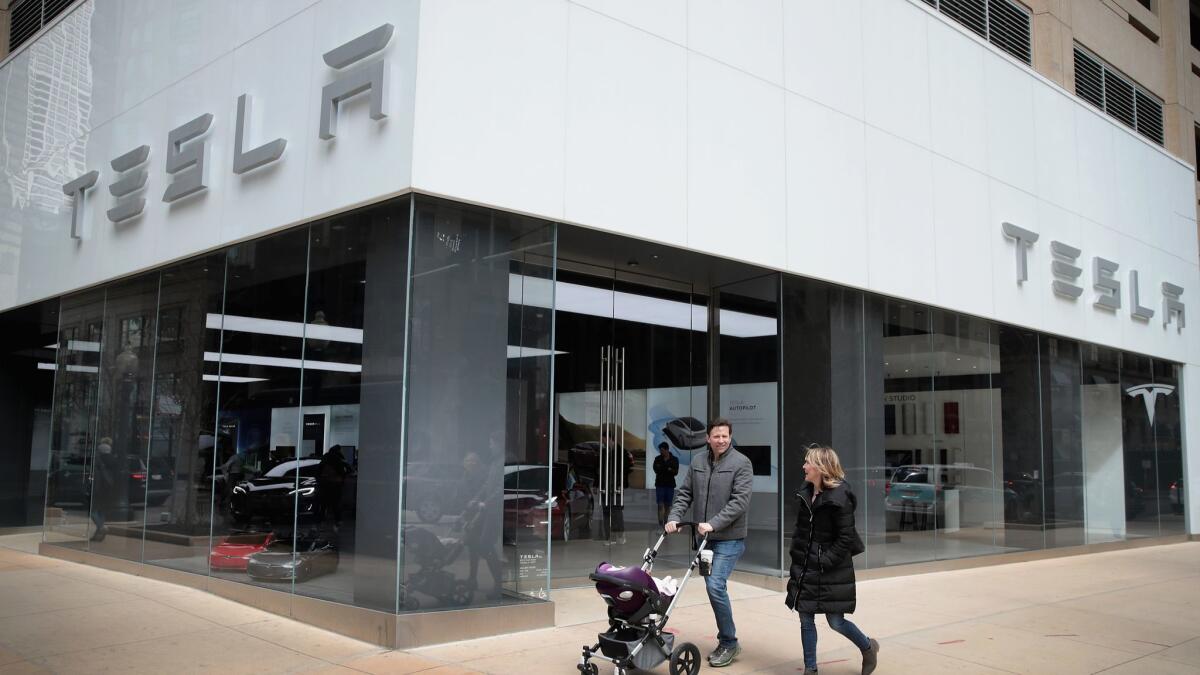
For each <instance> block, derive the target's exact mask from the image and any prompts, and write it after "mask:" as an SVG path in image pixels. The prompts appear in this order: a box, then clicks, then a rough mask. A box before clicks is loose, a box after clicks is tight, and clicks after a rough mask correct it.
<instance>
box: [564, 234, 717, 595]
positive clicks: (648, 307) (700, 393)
mask: <svg viewBox="0 0 1200 675" xmlns="http://www.w3.org/2000/svg"><path fill="white" fill-rule="evenodd" d="M560 256H561V254H560ZM706 321H707V318H706V305H705V304H704V300H703V299H702V298H700V299H697V296H696V295H695V294H694V293H693V292H692V287H691V285H690V284H682V283H678V282H672V281H668V280H666V279H661V278H654V277H650V276H646V275H638V274H633V273H628V272H624V271H618V270H615V269H612V268H608V269H604V268H598V267H595V266H589V265H582V264H572V263H571V262H570V261H563V260H562V258H561V257H560V261H559V270H558V279H557V283H556V286H555V353H556V356H555V411H556V413H557V419H556V429H555V435H554V437H555V439H556V442H555V448H554V457H553V469H554V476H555V478H554V480H555V482H556V484H557V485H556V486H555V491H556V493H557V494H559V495H560V497H561V496H563V495H565V496H566V497H565V499H563V500H562V503H560V504H558V505H556V506H555V507H553V508H554V509H555V514H556V515H557V516H558V517H557V518H555V519H553V520H552V521H551V522H553V523H555V524H556V525H557V524H558V523H559V522H561V525H558V526H556V527H554V528H552V532H551V551H552V557H551V561H552V562H551V569H552V578H553V579H554V580H555V581H556V583H557V584H558V585H571V584H577V583H580V582H582V581H584V580H586V578H587V575H588V574H589V573H591V572H592V571H594V570H595V568H596V565H597V564H598V563H600V562H603V561H609V562H613V563H615V564H637V563H639V562H640V561H641V559H642V555H643V553H644V551H645V549H646V547H647V546H648V545H650V544H652V543H653V542H654V540H655V539H656V538H657V536H658V534H659V532H660V531H661V524H662V520H663V518H664V517H665V515H666V508H664V509H662V510H661V511H660V509H659V501H660V500H661V501H662V502H664V504H665V503H667V502H669V501H670V499H671V497H672V496H673V487H674V485H675V483H676V481H677V480H681V479H682V474H683V471H685V470H686V468H687V466H688V465H689V464H690V463H691V455H692V452H693V451H695V450H696V449H697V448H698V447H703V446H704V441H703V436H704V428H703V423H702V422H701V421H700V420H702V419H704V417H705V386H704V378H705V367H704V361H705V359H704V353H705V349H706V345H705V338H704V327H705V324H706ZM664 446H665V454H664V450H660V448H661V447H664ZM660 456H661V457H662V460H661V461H659V462H657V463H656V462H655V458H656V457H660ZM656 469H657V470H656ZM660 474H661V475H660ZM659 486H661V487H664V488H665V489H663V490H659V489H657V487H659ZM559 488H561V489H559ZM689 545H690V542H688V541H686V540H685V536H683V535H677V536H675V537H672V538H670V540H669V541H667V542H666V543H665V545H664V546H663V547H662V549H660V556H661V558H660V563H659V564H658V566H657V567H656V570H657V571H659V572H663V571H664V570H669V569H670V568H672V567H680V566H681V565H682V562H683V561H685V560H686V559H687V552H688V550H689Z"/></svg>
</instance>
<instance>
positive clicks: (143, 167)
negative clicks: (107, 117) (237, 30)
mask: <svg viewBox="0 0 1200 675" xmlns="http://www.w3.org/2000/svg"><path fill="white" fill-rule="evenodd" d="M394 32H395V29H394V27H393V26H392V24H390V23H386V24H383V25H382V26H380V27H378V28H376V29H374V30H371V31H369V32H367V33H365V34H363V35H360V36H358V37H356V38H354V39H353V40H350V41H349V42H347V43H345V44H343V45H341V46H339V47H337V48H335V49H333V50H331V51H328V52H326V53H325V54H324V60H325V63H326V65H328V66H329V67H330V68H333V69H334V70H342V69H345V68H348V67H349V66H352V65H353V66H355V67H354V68H350V69H349V70H347V71H346V72H344V73H341V74H340V75H339V77H338V78H337V79H336V80H334V81H333V82H331V83H329V84H328V85H326V86H325V87H324V88H323V89H322V90H321V116H320V125H319V128H318V130H317V136H318V137H319V138H321V139H322V140H326V141H328V140H331V139H333V138H334V137H335V136H336V131H337V114H338V107H339V104H340V103H342V102H343V101H345V100H347V99H349V98H352V97H354V96H357V95H358V94H362V93H369V94H370V116H371V119H374V120H380V119H383V118H384V117H386V116H387V112H386V110H385V103H386V101H387V92H386V86H387V63H386V61H385V59H379V60H377V61H374V62H372V63H366V64H360V65H355V64H359V62H361V61H363V60H364V59H366V58H368V57H370V56H373V55H375V54H378V53H380V52H382V51H383V50H384V49H385V48H386V47H387V46H388V43H389V42H391V39H392V34H393V33H394ZM251 103H252V99H251V97H250V95H249V94H242V95H241V96H239V97H238V101H237V118H236V121H235V126H234V142H233V167H232V168H233V173H234V174H238V175H241V174H244V173H246V172H248V171H252V170H254V169H257V168H259V167H261V166H266V165H268V164H271V163H272V162H276V161H278V160H279V158H280V157H282V156H283V150H284V148H285V147H286V146H287V141H286V140H285V139H282V138H277V139H275V140H273V141H270V142H268V143H264V144H263V145H260V146H258V147H256V148H253V149H250V150H246V149H245V146H246V136H247V135H248V132H247V126H248V125H249V122H248V120H247V118H248V117H250V114H251ZM213 121H214V118H213V115H212V113H204V114H202V115H199V116H197V117H195V118H194V119H192V120H191V121H189V122H186V123H184V124H182V125H180V126H178V127H176V128H174V129H172V130H171V131H170V133H168V134H167V152H166V162H165V166H164V169H165V170H166V172H167V174H168V175H169V176H171V177H172V180H171V182H170V183H169V184H168V185H167V189H166V191H165V192H164V193H163V196H162V200H163V201H164V202H167V203H171V202H175V201H177V200H180V199H183V198H184V197H187V196H189V195H193V194H197V193H200V192H203V191H205V190H207V189H208V173H207V171H208V139H207V138H206V137H205V136H206V134H207V133H208V131H209V129H210V128H211V127H212V125H213ZM149 157H150V146H148V145H140V146H138V147H136V148H134V149H133V150H130V151H129V152H126V153H125V154H123V155H121V156H119V157H117V158H116V159H114V160H112V161H111V162H110V163H109V164H110V166H111V167H112V170H113V175H112V177H111V182H110V184H109V186H108V190H109V192H110V193H111V194H112V196H113V204H112V208H110V209H108V211H107V215H108V219H109V220H111V221H112V222H114V223H120V222H124V221H127V220H129V219H131V218H134V217H136V216H138V215H140V214H141V213H142V212H143V211H144V210H145V208H146V198H145V195H138V194H137V193H138V192H140V191H141V190H143V189H144V188H145V187H146V182H147V178H148V176H149V174H148V172H147V164H148V161H149ZM99 175H100V174H99V172H98V171H95V170H92V171H88V172H86V173H84V174H83V175H81V176H79V177H77V178H74V179H72V180H70V181H68V182H67V183H65V184H64V185H63V186H62V190H63V194H65V195H67V196H68V197H70V198H71V200H72V207H71V237H72V238H73V239H83V238H84V218H83V207H84V199H85V193H86V192H87V191H88V190H89V189H90V188H92V187H93V186H94V185H95V184H96V181H97V180H98V178H99Z"/></svg>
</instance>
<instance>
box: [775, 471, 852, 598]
mask: <svg viewBox="0 0 1200 675" xmlns="http://www.w3.org/2000/svg"><path fill="white" fill-rule="evenodd" d="M812 494H813V486H812V483H805V484H804V489H803V490H801V491H800V492H799V493H797V497H798V499H799V501H800V504H799V505H798V507H799V508H798V511H797V513H796V529H795V530H794V532H793V533H792V548H791V556H792V566H791V579H790V580H789V581H788V593H787V606H788V607H789V608H791V609H794V610H796V611H797V612H804V613H806V614H826V613H828V614H850V613H852V612H853V611H854V605H855V592H854V562H853V552H854V551H855V550H861V546H862V542H861V540H860V539H859V538H858V532H857V531H856V530H855V529H854V509H855V507H856V506H857V503H858V500H856V499H855V498H854V493H853V492H851V491H850V486H849V485H848V484H846V483H845V482H844V481H843V482H842V483H841V484H839V485H838V486H837V487H832V488H826V489H824V490H822V491H821V494H819V495H817V500H816V503H813V501H812Z"/></svg>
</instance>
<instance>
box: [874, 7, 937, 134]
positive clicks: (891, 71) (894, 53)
mask: <svg viewBox="0 0 1200 675" xmlns="http://www.w3.org/2000/svg"><path fill="white" fill-rule="evenodd" d="M928 21H929V16H928V15H927V14H925V12H923V11H921V10H920V9H918V8H917V7H915V6H913V5H912V4H910V3H908V2H882V3H881V2H873V3H871V8H870V11H864V12H863V31H862V33H863V38H862V39H863V59H862V62H863V69H862V78H863V88H864V92H863V102H864V112H865V113H866V122H867V124H870V125H871V126H874V127H878V128H880V129H883V130H884V131H887V132H889V133H892V134H895V135H896V136H899V137H900V138H903V139H905V140H907V141H909V142H911V143H916V144H917V145H920V146H922V147H926V148H928V147H929V137H930V124H929V118H930V110H929V50H928V47H929V46H928V38H927V32H926V24H927V23H928Z"/></svg>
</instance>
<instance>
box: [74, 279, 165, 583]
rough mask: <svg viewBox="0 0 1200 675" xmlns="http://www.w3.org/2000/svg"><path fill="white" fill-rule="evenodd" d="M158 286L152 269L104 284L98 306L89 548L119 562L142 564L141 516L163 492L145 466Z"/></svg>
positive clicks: (156, 507) (154, 508)
mask: <svg viewBox="0 0 1200 675" xmlns="http://www.w3.org/2000/svg"><path fill="white" fill-rule="evenodd" d="M158 281H159V275H158V273H157V272H155V273H151V274H147V275H145V276H142V277H138V278H135V279H132V280H130V281H124V282H120V283H116V284H112V285H110V286H109V287H108V293H107V297H106V301H105V309H104V335H106V336H109V338H108V339H106V340H104V341H103V342H102V344H101V352H100V372H99V376H100V377H99V381H98V384H99V388H100V391H99V405H98V408H97V415H96V446H95V454H94V455H93V462H92V520H93V521H94V522H95V523H96V524H97V525H101V524H102V526H101V527H100V532H99V533H98V534H96V535H95V536H94V537H93V540H92V546H91V549H90V550H91V551H92V552H94V553H102V554H104V555H111V556H114V557H118V558H124V559H125V560H136V561H141V559H142V528H143V527H144V524H145V522H146V518H147V517H148V515H149V514H150V513H151V512H153V513H154V514H156V516H155V517H157V514H158V513H160V512H161V510H162V502H163V500H164V499H165V498H166V494H167V493H168V492H169V488H168V485H169V479H167V478H164V477H163V475H162V474H161V473H159V474H152V473H151V472H150V469H149V467H148V466H147V460H148V452H149V446H150V425H149V420H150V403H151V396H152V395H153V390H154V344H153V340H152V339H150V338H149V337H148V336H152V335H154V323H155V317H156V314H157V307H158ZM152 476H157V478H152ZM151 486H153V492H151V491H150V490H151Z"/></svg>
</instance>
